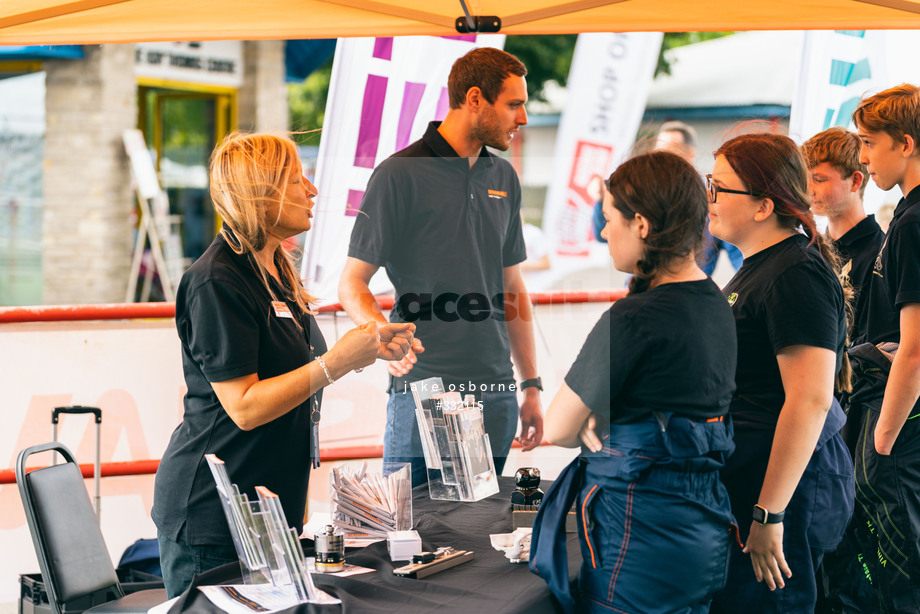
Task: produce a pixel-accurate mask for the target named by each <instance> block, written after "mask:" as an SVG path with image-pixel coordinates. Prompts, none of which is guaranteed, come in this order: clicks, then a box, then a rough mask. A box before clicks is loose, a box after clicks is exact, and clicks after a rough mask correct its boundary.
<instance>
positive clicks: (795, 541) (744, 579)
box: [712, 399, 854, 614]
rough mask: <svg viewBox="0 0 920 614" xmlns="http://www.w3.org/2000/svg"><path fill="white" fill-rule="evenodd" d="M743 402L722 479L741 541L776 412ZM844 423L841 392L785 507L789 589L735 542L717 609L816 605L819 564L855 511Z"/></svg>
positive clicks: (758, 611) (775, 610) (759, 611)
mask: <svg viewBox="0 0 920 614" xmlns="http://www.w3.org/2000/svg"><path fill="white" fill-rule="evenodd" d="M739 405H740V404H736V403H735V402H733V404H732V415H733V416H734V427H735V443H736V444H737V445H738V452H737V453H736V454H735V455H734V456H732V458H731V461H730V462H729V464H728V467H727V468H726V470H725V471H723V473H722V480H723V482H724V483H725V485H726V487H727V488H728V489H729V493H730V496H731V497H732V503H733V504H734V505H735V510H736V514H735V516H736V518H737V519H738V522H739V523H740V527H741V531H740V534H741V540H742V541H745V540H747V537H748V533H749V531H750V527H751V511H752V510H753V507H754V504H755V503H757V498H758V496H759V495H760V489H761V487H762V486H763V479H764V474H765V473H766V470H767V463H768V462H769V458H770V451H771V448H772V445H773V434H774V432H775V430H776V426H775V423H776V416H775V415H773V416H770V415H768V414H766V413H765V412H762V411H753V410H752V411H741V410H739V409H738V406H739ZM764 420H766V421H764ZM845 422H846V415H845V414H844V413H843V410H842V409H841V408H840V404H839V403H838V402H837V400H836V399H834V400H833V402H832V404H831V407H830V409H829V411H828V414H827V418H826V420H825V422H824V427H823V428H822V430H821V434H820V435H819V437H818V443H817V444H816V445H815V451H814V453H813V454H812V456H811V460H810V461H809V463H808V466H807V467H806V468H805V472H804V473H803V474H802V477H801V478H800V479H799V484H798V486H797V487H796V489H795V492H794V493H793V495H792V499H791V500H790V501H789V505H788V507H786V510H785V511H786V515H785V518H784V519H783V555H784V557H785V558H786V563H787V564H788V565H789V569H790V570H791V571H792V577H791V578H787V579H786V580H785V584H786V586H785V588H782V589H776V590H775V591H770V590H769V589H768V588H767V587H766V584H764V583H762V582H757V579H756V578H755V576H754V570H753V567H752V566H751V557H750V555H748V554H744V553H743V552H742V551H741V548H739V547H735V548H733V549H732V557H731V558H732V560H731V562H730V565H729V577H728V582H727V584H726V586H725V589H724V590H722V591H720V592H719V594H718V595H716V597H715V599H714V600H713V605H712V612H713V613H716V614H723V613H724V614H735V613H736V612H739V611H743V612H745V613H746V614H747V613H750V614H779V613H783V612H788V613H795V614H798V613H799V612H813V611H814V608H815V601H816V599H817V587H816V584H815V569H816V568H817V567H818V565H819V564H820V563H821V558H822V557H823V556H824V553H825V552H829V551H831V550H833V549H834V548H836V547H837V544H838V543H840V539H841V537H842V536H843V532H844V529H846V526H847V524H848V523H849V520H850V516H851V515H852V514H853V490H854V479H853V460H852V458H850V453H849V450H848V449H847V447H846V444H845V443H844V441H843V438H842V437H841V436H840V433H839V431H840V428H841V427H842V426H843V425H844V423H845Z"/></svg>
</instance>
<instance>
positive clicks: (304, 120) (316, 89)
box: [288, 57, 332, 145]
mask: <svg viewBox="0 0 920 614" xmlns="http://www.w3.org/2000/svg"><path fill="white" fill-rule="evenodd" d="M331 77H332V58H331V57H330V58H329V60H328V61H327V62H326V63H325V64H323V65H322V66H320V67H319V68H317V69H316V70H314V71H313V72H312V73H311V74H310V76H308V77H307V78H306V79H304V80H303V81H302V82H300V83H293V84H289V85H288V114H289V115H288V116H289V119H290V121H289V125H290V129H291V131H292V132H293V133H294V134H293V137H294V140H295V141H297V142H298V143H302V144H309V145H318V144H319V138H318V136H317V135H318V134H319V133H318V132H314V131H315V130H317V129H320V128H322V127H323V119H324V116H325V114H326V97H327V96H328V95H329V80H330V78H331Z"/></svg>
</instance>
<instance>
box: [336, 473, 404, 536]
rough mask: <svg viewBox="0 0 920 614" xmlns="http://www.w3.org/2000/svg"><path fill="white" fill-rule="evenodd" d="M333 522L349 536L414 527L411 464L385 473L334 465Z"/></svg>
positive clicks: (382, 532) (379, 533)
mask: <svg viewBox="0 0 920 614" xmlns="http://www.w3.org/2000/svg"><path fill="white" fill-rule="evenodd" d="M330 479H331V482H332V493H331V494H332V497H331V498H332V524H333V525H334V526H335V527H336V528H338V529H340V530H342V531H344V532H345V534H346V535H347V536H348V537H349V538H356V537H370V538H380V539H386V537H387V533H389V532H390V531H408V530H409V529H411V528H412V473H411V468H410V465H408V464H406V465H404V466H403V467H402V468H401V469H400V470H398V471H396V472H393V473H391V474H389V475H388V476H386V477H382V476H381V475H380V474H379V473H368V472H367V464H366V463H362V465H361V467H360V468H359V469H358V470H354V469H352V468H350V467H348V466H345V465H342V466H339V467H333V469H332V474H331V476H330Z"/></svg>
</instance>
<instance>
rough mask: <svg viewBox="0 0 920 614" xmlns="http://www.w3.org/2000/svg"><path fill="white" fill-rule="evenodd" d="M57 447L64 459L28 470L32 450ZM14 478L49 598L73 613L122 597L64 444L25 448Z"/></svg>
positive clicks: (61, 613) (59, 609)
mask: <svg viewBox="0 0 920 614" xmlns="http://www.w3.org/2000/svg"><path fill="white" fill-rule="evenodd" d="M52 450H53V451H55V452H58V453H60V454H61V456H63V457H64V460H65V462H64V463H63V464H60V465H51V466H46V467H42V468H40V469H34V470H31V471H29V472H28V473H27V472H26V469H25V465H26V460H27V459H28V457H29V456H30V455H32V454H36V453H38V452H45V451H52ZM16 482H17V483H18V484H19V493H20V495H21V498H22V505H23V508H24V509H25V513H26V520H27V521H28V523H29V532H30V533H31V534H32V543H33V544H34V545H35V554H36V556H37V557H38V565H39V567H40V569H41V572H42V579H43V580H44V584H45V592H46V593H47V594H48V601H49V602H50V604H51V606H52V608H53V609H54V611H55V613H56V614H71V613H73V612H82V611H83V610H85V609H87V608H89V607H92V606H93V605H97V604H99V603H104V602H106V601H110V600H112V599H116V598H118V597H122V596H124V593H123V592H122V589H121V587H120V586H119V584H118V576H117V575H116V574H115V568H114V566H113V565H112V559H111V558H110V557H109V552H108V549H107V548H106V545H105V540H104V539H103V537H102V531H101V530H100V529H99V523H98V520H97V518H96V514H95V513H94V511H93V506H92V504H91V503H90V500H89V495H88V494H87V492H86V485H85V484H84V483H83V475H82V473H81V472H80V467H79V465H78V464H77V462H76V461H75V460H74V457H73V454H71V452H70V450H68V449H67V447H66V446H64V445H62V444H59V443H46V444H41V445H37V446H32V447H29V448H26V449H25V450H23V451H22V452H20V453H19V457H18V458H17V460H16Z"/></svg>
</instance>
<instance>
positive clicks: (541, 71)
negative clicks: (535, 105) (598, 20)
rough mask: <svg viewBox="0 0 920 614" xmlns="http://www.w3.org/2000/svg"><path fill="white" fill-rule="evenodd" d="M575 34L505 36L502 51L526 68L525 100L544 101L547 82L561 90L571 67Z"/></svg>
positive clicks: (576, 36)
mask: <svg viewBox="0 0 920 614" xmlns="http://www.w3.org/2000/svg"><path fill="white" fill-rule="evenodd" d="M577 38H578V35H577V34H560V35H533V36H508V37H507V38H505V51H507V52H508V53H510V54H512V55H515V56H517V58H518V59H519V60H521V61H522V62H523V63H524V66H526V67H527V96H528V97H529V98H530V99H531V100H546V98H545V97H544V95H543V87H544V86H545V85H546V83H547V81H555V82H556V83H558V84H559V85H562V86H564V85H565V83H566V80H567V79H568V76H569V68H570V67H571V66H572V54H573V53H574V52H575V41H576V39H577Z"/></svg>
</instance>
